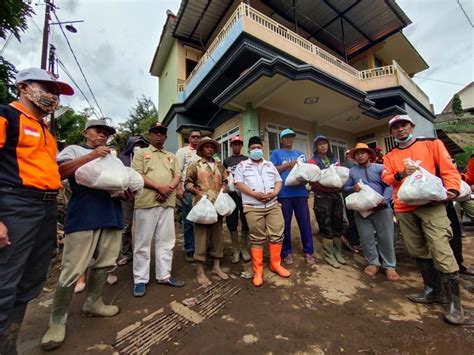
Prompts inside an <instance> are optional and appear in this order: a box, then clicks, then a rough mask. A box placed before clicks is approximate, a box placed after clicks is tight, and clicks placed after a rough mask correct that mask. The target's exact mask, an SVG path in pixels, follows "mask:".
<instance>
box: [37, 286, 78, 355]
mask: <svg viewBox="0 0 474 355" xmlns="http://www.w3.org/2000/svg"><path fill="white" fill-rule="evenodd" d="M73 294H74V285H72V286H69V287H62V286H58V287H57V288H56V292H55V293H54V299H53V305H52V307H51V315H50V317H49V326H48V330H47V331H46V333H45V334H44V336H43V339H42V340H41V348H42V349H43V350H53V349H56V348H59V347H60V346H61V345H62V344H63V343H64V339H65V338H66V320H67V310H68V308H69V304H70V303H71V299H72V295H73Z"/></svg>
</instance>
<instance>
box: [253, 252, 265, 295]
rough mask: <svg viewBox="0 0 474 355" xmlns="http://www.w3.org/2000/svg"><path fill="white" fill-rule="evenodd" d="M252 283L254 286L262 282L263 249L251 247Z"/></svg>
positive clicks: (260, 284)
mask: <svg viewBox="0 0 474 355" xmlns="http://www.w3.org/2000/svg"><path fill="white" fill-rule="evenodd" d="M250 251H251V253H252V267H253V281H252V282H253V285H254V286H256V287H259V286H262V284H263V249H262V248H252V249H250Z"/></svg>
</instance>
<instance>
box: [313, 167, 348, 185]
mask: <svg viewBox="0 0 474 355" xmlns="http://www.w3.org/2000/svg"><path fill="white" fill-rule="evenodd" d="M318 183H319V184H321V185H322V186H324V187H327V188H331V189H340V188H341V187H342V185H343V183H342V180H341V177H340V176H339V174H338V173H337V171H336V167H335V166H334V165H330V166H329V168H327V169H323V170H321V176H320V177H319V179H318Z"/></svg>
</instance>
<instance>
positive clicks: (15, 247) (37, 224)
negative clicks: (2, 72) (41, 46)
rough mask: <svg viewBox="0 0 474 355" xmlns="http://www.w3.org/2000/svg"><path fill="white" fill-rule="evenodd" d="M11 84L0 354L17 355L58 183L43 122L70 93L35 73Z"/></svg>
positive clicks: (47, 244)
mask: <svg viewBox="0 0 474 355" xmlns="http://www.w3.org/2000/svg"><path fill="white" fill-rule="evenodd" d="M16 85H17V88H18V92H19V99H18V101H14V102H12V103H11V104H10V105H1V106H0V295H1V296H0V354H11V353H13V354H16V340H17V338H18V333H19V330H20V326H21V322H22V320H23V317H24V314H25V311H26V307H27V304H28V302H29V301H31V300H32V299H34V298H35V297H37V296H38V295H39V293H40V292H41V289H42V287H43V282H44V280H45V279H46V274H47V272H48V266H49V263H50V260H51V256H52V252H53V248H54V244H55V241H56V197H57V194H58V190H59V189H60V188H61V178H60V176H59V172H58V166H57V164H56V161H55V156H56V154H57V146H56V140H55V139H54V137H53V136H52V135H51V133H50V132H49V131H48V126H47V124H46V117H47V116H48V115H49V114H50V113H51V112H53V111H54V109H55V108H56V107H57V106H58V104H59V96H60V95H72V94H73V93H74V90H73V89H72V88H71V87H70V86H69V85H68V84H66V83H63V82H60V81H58V80H57V79H56V77H54V76H52V75H50V74H49V73H48V72H46V71H45V70H42V69H37V68H30V69H25V70H21V71H20V72H19V73H18V76H17V81H16Z"/></svg>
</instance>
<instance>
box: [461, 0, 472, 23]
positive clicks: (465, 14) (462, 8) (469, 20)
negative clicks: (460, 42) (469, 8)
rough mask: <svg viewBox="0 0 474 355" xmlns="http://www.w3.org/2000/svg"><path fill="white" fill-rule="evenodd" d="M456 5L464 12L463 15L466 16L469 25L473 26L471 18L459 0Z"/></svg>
mask: <svg viewBox="0 0 474 355" xmlns="http://www.w3.org/2000/svg"><path fill="white" fill-rule="evenodd" d="M458 5H459V7H460V8H461V10H462V12H463V13H464V16H466V18H467V21H468V22H469V24H470V25H471V27H474V24H472V21H471V19H470V18H469V16H468V15H467V13H466V10H464V7H462V4H461V1H460V0H458Z"/></svg>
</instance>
